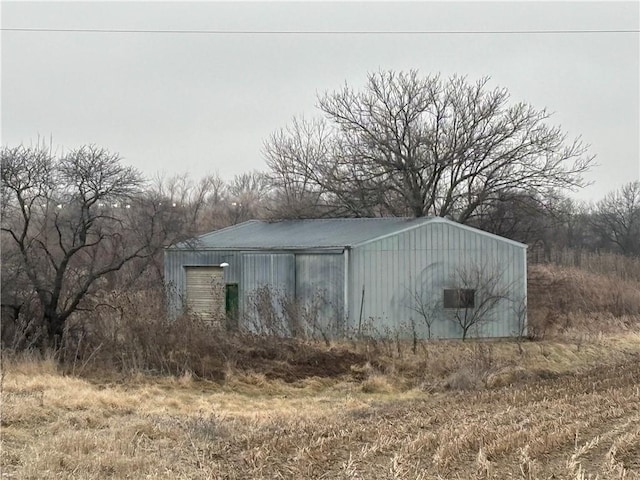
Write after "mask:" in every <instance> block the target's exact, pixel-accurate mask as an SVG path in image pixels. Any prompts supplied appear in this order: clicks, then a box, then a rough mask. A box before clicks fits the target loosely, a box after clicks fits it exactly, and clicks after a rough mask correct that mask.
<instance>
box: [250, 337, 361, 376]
mask: <svg viewBox="0 0 640 480" xmlns="http://www.w3.org/2000/svg"><path fill="white" fill-rule="evenodd" d="M365 362H366V359H365V357H364V355H360V354H358V353H355V352H352V351H349V350H344V349H336V348H332V349H329V350H318V349H315V348H313V347H311V346H309V345H304V344H298V345H295V344H292V343H290V342H283V345H281V346H280V348H277V349H274V348H260V349H252V350H251V351H248V352H246V353H245V355H243V358H242V361H241V362H239V363H238V368H239V369H240V370H243V371H254V372H259V373H263V374H264V375H265V376H266V377H267V378H268V379H280V380H284V381H285V382H289V383H293V382H297V381H299V380H304V379H305V378H309V377H321V378H329V377H340V376H344V375H349V374H351V373H352V369H351V367H352V366H353V365H362V364H364V363H365Z"/></svg>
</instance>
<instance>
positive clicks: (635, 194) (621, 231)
mask: <svg viewBox="0 0 640 480" xmlns="http://www.w3.org/2000/svg"><path fill="white" fill-rule="evenodd" d="M592 227H593V229H594V231H595V233H596V235H598V236H599V237H600V239H601V241H602V243H603V244H604V246H605V247H607V246H613V247H614V250H617V251H619V252H620V253H622V254H624V255H640V181H635V182H630V183H627V184H626V185H623V186H622V187H621V188H620V189H618V190H616V191H614V192H611V193H609V194H608V195H606V196H605V197H604V198H603V199H602V200H601V201H600V202H598V204H597V205H596V208H595V211H594V213H593V215H592Z"/></svg>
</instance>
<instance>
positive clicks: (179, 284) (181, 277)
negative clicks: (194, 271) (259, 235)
mask: <svg viewBox="0 0 640 480" xmlns="http://www.w3.org/2000/svg"><path fill="white" fill-rule="evenodd" d="M221 263H228V264H229V266H228V267H225V268H224V282H225V283H240V275H241V272H242V256H241V253H240V252H230V251H213V250H198V251H194V250H169V249H167V250H165V252H164V280H165V285H166V288H167V297H168V301H169V305H168V307H169V311H170V313H171V314H172V315H176V314H179V313H181V312H182V311H184V307H185V299H186V283H187V280H186V275H185V267H188V266H209V265H220V264H221Z"/></svg>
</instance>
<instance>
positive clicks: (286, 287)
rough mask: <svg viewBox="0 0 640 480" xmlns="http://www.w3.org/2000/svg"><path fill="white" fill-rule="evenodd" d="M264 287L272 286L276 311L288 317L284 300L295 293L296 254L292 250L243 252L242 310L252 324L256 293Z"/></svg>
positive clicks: (274, 309)
mask: <svg viewBox="0 0 640 480" xmlns="http://www.w3.org/2000/svg"><path fill="white" fill-rule="evenodd" d="M262 287H268V288H269V292H270V295H271V297H272V298H271V300H272V308H273V312H274V313H275V315H276V316H277V317H278V318H280V319H284V310H283V309H284V303H285V302H286V301H288V300H293V299H294V297H295V256H294V255H293V254H291V253H244V254H243V255H242V276H241V281H240V304H241V310H242V313H243V314H244V316H245V317H246V318H245V320H247V321H248V322H249V323H248V324H247V325H246V326H249V327H250V326H252V324H253V323H254V321H255V320H258V318H257V317H256V315H257V312H256V311H255V303H256V300H257V297H256V294H257V293H258V291H259V289H261V288H262Z"/></svg>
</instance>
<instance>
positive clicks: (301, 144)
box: [263, 118, 330, 218]
mask: <svg viewBox="0 0 640 480" xmlns="http://www.w3.org/2000/svg"><path fill="white" fill-rule="evenodd" d="M329 143H330V136H329V130H328V127H327V125H326V124H325V123H324V122H322V121H307V120H305V119H304V118H303V119H301V120H297V119H294V120H293V122H292V124H291V125H290V126H289V127H287V128H286V129H282V130H280V131H278V132H276V133H274V134H273V135H272V136H271V138H270V139H269V140H267V141H266V142H265V144H264V149H263V153H264V155H265V157H266V160H267V165H268V166H269V167H270V169H271V175H270V176H269V179H270V181H271V183H272V185H273V187H274V190H275V191H274V204H273V205H272V208H271V216H272V217H275V218H314V217H321V216H323V215H325V214H326V212H324V211H323V204H324V203H325V200H324V199H323V195H326V193H325V192H326V189H324V188H323V187H322V178H321V176H319V175H317V174H320V171H319V170H317V166H318V165H320V164H322V163H323V162H325V161H326V159H327V158H330V155H329Z"/></svg>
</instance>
